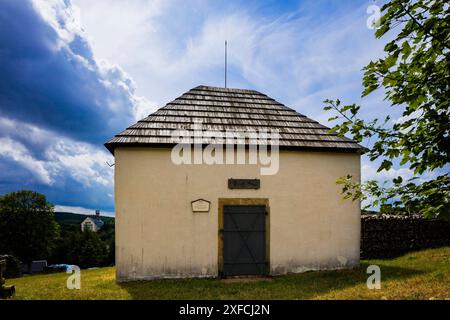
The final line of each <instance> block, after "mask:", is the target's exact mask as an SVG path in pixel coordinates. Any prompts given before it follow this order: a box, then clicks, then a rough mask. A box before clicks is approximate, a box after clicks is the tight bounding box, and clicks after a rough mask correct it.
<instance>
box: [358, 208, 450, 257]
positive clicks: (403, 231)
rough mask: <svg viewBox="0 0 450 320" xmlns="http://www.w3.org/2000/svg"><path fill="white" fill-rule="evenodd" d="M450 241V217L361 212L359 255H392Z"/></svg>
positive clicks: (449, 242) (444, 244)
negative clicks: (448, 219) (437, 218)
mask: <svg viewBox="0 0 450 320" xmlns="http://www.w3.org/2000/svg"><path fill="white" fill-rule="evenodd" d="M449 245H450V221H443V220H430V219H425V218H423V217H421V216H417V215H416V216H399V215H362V216H361V259H377V258H393V257H396V256H400V255H402V254H405V253H407V252H410V251H414V250H422V249H427V248H435V247H441V246H449Z"/></svg>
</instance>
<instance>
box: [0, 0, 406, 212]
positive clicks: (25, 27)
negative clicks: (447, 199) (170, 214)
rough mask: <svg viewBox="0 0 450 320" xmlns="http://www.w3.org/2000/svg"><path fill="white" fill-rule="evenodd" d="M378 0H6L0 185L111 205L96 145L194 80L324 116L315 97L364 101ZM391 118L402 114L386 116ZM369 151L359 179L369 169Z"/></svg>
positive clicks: (0, 32)
mask: <svg viewBox="0 0 450 320" xmlns="http://www.w3.org/2000/svg"><path fill="white" fill-rule="evenodd" d="M373 4H377V2H376V1H367V0H366V1H355V0H352V1H333V0H329V1H256V0H255V1H245V2H238V1H197V0H193V1H189V2H188V1H170V0H156V1H150V0H130V1H121V0H101V1H100V0H98V1H97V0H96V1H92V0H72V1H70V0H33V1H32V0H29V1H10V0H0V75H1V76H0V194H3V193H6V192H11V191H15V190H19V189H32V190H36V191H39V192H42V193H44V194H45V195H46V196H47V197H48V199H49V200H50V201H51V202H52V203H54V204H56V205H58V207H57V208H58V209H66V210H71V211H76V212H90V211H91V210H94V209H101V210H103V211H104V212H107V213H109V214H112V212H113V211H114V203H113V202H114V201H113V200H114V197H113V189H114V185H113V168H110V167H109V166H107V165H106V161H108V162H110V163H113V162H114V159H113V157H112V156H111V155H110V154H109V153H108V151H107V150H106V149H105V148H104V147H103V143H104V142H105V141H106V140H107V139H108V138H110V137H112V136H113V135H114V134H115V133H118V132H119V131H121V130H123V129H124V128H126V127H127V126H129V125H130V124H132V123H133V122H134V121H136V120H137V119H140V118H142V117H144V116H146V115H147V114H149V113H151V112H152V111H154V110H156V108H157V107H158V106H163V105H164V104H165V103H167V102H168V101H170V100H172V99H174V98H175V97H177V96H179V95H180V94H182V93H183V92H185V91H187V90H189V89H190V88H192V87H195V86H197V85H200V84H205V85H213V86H222V85H223V42H224V40H225V39H227V40H228V43H229V46H228V49H229V56H228V61H229V73H228V84H229V86H230V87H238V88H251V89H256V90H258V91H261V92H263V93H265V94H267V95H269V96H272V97H273V98H275V99H277V100H279V101H280V102H282V103H284V104H286V105H288V106H290V107H292V108H294V109H296V110H298V111H299V112H301V113H303V114H306V115H308V116H310V117H312V118H313V119H316V120H318V121H320V122H322V123H324V124H328V125H330V124H329V123H327V118H328V117H329V114H325V113H324V112H323V110H322V108H323V103H322V101H323V100H325V99H327V98H340V99H341V100H342V101H343V102H344V103H345V102H348V103H353V102H355V103H360V104H362V105H363V106H364V108H363V115H364V117H367V118H371V117H374V116H380V115H382V114H385V113H386V111H387V110H388V106H387V105H386V103H385V102H384V101H383V96H382V95H381V94H380V93H376V94H374V95H371V96H370V97H368V98H365V99H364V100H362V99H361V98H360V95H361V88H362V87H361V75H362V73H361V69H362V67H363V66H364V65H366V64H367V63H368V62H369V61H370V60H371V59H375V58H377V57H380V56H381V55H382V48H383V46H384V42H383V41H380V40H376V39H375V37H374V36H373V30H370V29H368V28H367V25H366V21H367V19H368V18H369V14H368V13H367V8H368V7H369V6H370V5H373ZM393 116H394V120H393V121H396V120H397V118H398V117H399V116H400V115H399V114H395V113H394V114H393ZM376 168H377V166H376V164H372V163H369V162H368V161H367V159H365V158H364V159H363V166H362V175H363V179H372V178H374V177H377V178H380V179H383V178H386V177H392V176H397V175H399V174H401V175H403V176H404V177H405V176H410V175H411V172H409V170H407V169H398V168H394V169H393V170H392V171H390V172H385V173H382V174H377V173H376Z"/></svg>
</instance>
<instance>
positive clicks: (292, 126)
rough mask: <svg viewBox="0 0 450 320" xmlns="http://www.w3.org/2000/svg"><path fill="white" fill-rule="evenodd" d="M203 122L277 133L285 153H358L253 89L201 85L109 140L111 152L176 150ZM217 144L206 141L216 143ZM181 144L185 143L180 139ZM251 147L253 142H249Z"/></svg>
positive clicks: (210, 127)
mask: <svg viewBox="0 0 450 320" xmlns="http://www.w3.org/2000/svg"><path fill="white" fill-rule="evenodd" d="M198 123H201V126H202V129H203V130H208V131H212V132H217V131H218V132H222V133H224V132H225V131H228V132H229V131H233V132H248V131H249V130H253V131H255V130H256V131H259V130H268V131H270V130H277V131H278V133H279V143H278V144H279V147H280V149H316V150H324V151H357V150H359V149H360V148H361V147H360V146H359V145H358V144H357V143H356V142H354V141H352V140H350V139H348V138H345V137H339V136H337V135H336V134H334V133H329V128H328V127H326V126H324V125H321V124H320V123H318V122H317V121H314V120H312V119H309V118H307V117H306V116H304V115H302V114H300V113H298V112H296V111H295V110H293V109H291V108H288V107H286V106H285V105H283V104H281V103H279V102H277V101H275V100H274V99H272V98H270V97H268V96H266V95H265V94H262V93H260V92H258V91H254V90H244V89H228V88H217V87H208V86H198V87H195V88H193V89H191V90H189V91H188V92H186V93H184V94H183V95H181V96H180V97H178V98H176V99H175V100H173V101H172V102H169V103H168V104H166V105H165V106H164V107H162V108H161V109H159V110H157V111H156V112H155V113H153V114H151V115H149V116H148V117H146V118H144V119H142V120H139V121H138V122H137V123H135V124H134V125H132V126H130V127H128V128H127V129H126V130H124V131H123V132H121V133H119V134H117V135H116V136H115V137H114V138H112V139H111V140H109V141H108V142H107V143H106V144H105V146H106V148H108V150H109V151H110V152H111V153H114V149H115V148H116V147H118V146H138V147H142V146H147V147H164V146H167V147H168V146H173V145H174V144H175V143H177V141H174V139H173V137H172V133H173V132H174V130H185V131H186V130H187V132H189V135H190V136H191V137H193V136H194V132H195V131H194V129H195V128H196V126H197V127H198ZM213 141H217V140H211V141H207V139H205V140H203V143H205V144H207V143H211V142H213ZM178 142H181V141H178ZM244 143H246V144H248V140H245V142H244Z"/></svg>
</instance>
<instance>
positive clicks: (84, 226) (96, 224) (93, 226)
mask: <svg viewBox="0 0 450 320" xmlns="http://www.w3.org/2000/svg"><path fill="white" fill-rule="evenodd" d="M103 225H104V222H103V221H102V220H101V219H100V210H95V216H93V217H87V218H86V219H84V220H83V222H81V231H82V232H85V231H92V232H97V231H99V230H100V229H101V228H102V227H103Z"/></svg>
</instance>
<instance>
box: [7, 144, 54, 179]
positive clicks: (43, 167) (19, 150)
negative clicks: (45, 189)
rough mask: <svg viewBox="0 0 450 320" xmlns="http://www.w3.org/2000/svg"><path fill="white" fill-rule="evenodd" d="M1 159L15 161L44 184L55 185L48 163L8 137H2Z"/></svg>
mask: <svg viewBox="0 0 450 320" xmlns="http://www.w3.org/2000/svg"><path fill="white" fill-rule="evenodd" d="M0 157H5V158H8V159H11V160H13V161H15V162H16V163H17V164H19V165H20V166H22V167H24V168H26V169H27V170H28V171H30V173H31V174H33V175H34V176H36V177H37V178H38V180H39V181H41V182H42V183H44V184H47V185H51V184H53V181H54V180H53V178H52V177H51V174H50V172H49V170H48V169H47V163H46V162H45V161H40V160H37V159H35V158H34V157H33V156H31V155H30V152H29V151H28V149H27V148H26V147H25V146H24V145H23V144H21V143H19V142H17V141H14V140H12V139H11V138H8V137H0Z"/></svg>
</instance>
